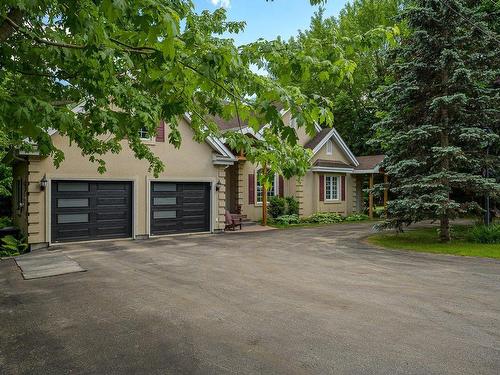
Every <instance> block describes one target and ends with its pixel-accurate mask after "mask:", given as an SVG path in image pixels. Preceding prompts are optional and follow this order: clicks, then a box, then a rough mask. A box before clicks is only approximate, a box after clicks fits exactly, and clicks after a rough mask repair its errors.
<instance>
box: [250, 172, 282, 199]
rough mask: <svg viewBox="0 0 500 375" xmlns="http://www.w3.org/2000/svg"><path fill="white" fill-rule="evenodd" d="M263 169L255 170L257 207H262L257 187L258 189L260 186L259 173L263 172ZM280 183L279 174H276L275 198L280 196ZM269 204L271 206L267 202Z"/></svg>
mask: <svg viewBox="0 0 500 375" xmlns="http://www.w3.org/2000/svg"><path fill="white" fill-rule="evenodd" d="M261 169H262V168H259V169H256V170H255V206H262V204H263V203H262V201H260V202H259V200H258V197H259V194H257V187H258V184H259V171H260V170H261ZM278 183H279V179H278V174H277V173H275V174H274V192H273V193H274V194H273V196H274V197H276V196H277V195H279V187H278ZM267 204H269V201H267Z"/></svg>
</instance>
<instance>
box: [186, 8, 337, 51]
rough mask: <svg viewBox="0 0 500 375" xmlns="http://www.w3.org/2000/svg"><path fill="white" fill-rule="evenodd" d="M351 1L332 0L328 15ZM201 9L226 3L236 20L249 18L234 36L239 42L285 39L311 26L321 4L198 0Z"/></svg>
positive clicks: (231, 18) (229, 13)
mask: <svg viewBox="0 0 500 375" xmlns="http://www.w3.org/2000/svg"><path fill="white" fill-rule="evenodd" d="M346 2H347V0H328V2H327V4H326V14H325V15H326V16H330V15H338V13H339V11H340V9H342V7H343V6H344V4H345V3H346ZM194 3H195V5H196V10H197V11H202V10H204V9H208V10H214V9H216V8H217V7H220V6H223V7H225V8H226V9H227V11H228V18H229V20H232V21H246V23H247V27H246V29H245V31H244V32H243V33H240V34H238V35H235V36H234V39H235V41H236V44H237V45H241V44H246V43H249V42H253V41H255V40H257V39H258V38H265V39H268V40H271V39H275V38H276V37H277V36H278V35H280V36H281V37H283V38H284V39H288V38H289V37H291V36H293V35H296V34H297V30H299V29H301V30H304V29H306V28H307V27H308V26H309V23H310V20H311V16H312V15H313V13H314V11H315V10H317V8H318V7H313V6H311V5H310V3H309V0H274V1H269V2H266V0H194Z"/></svg>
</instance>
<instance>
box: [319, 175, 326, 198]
mask: <svg viewBox="0 0 500 375" xmlns="http://www.w3.org/2000/svg"><path fill="white" fill-rule="evenodd" d="M319 200H320V202H323V201H324V200H325V176H324V175H322V174H320V175H319Z"/></svg>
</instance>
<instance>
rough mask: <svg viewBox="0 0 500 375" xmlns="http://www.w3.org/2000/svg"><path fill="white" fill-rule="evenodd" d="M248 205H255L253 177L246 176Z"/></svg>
mask: <svg viewBox="0 0 500 375" xmlns="http://www.w3.org/2000/svg"><path fill="white" fill-rule="evenodd" d="M248 204H255V175H254V174H249V175H248Z"/></svg>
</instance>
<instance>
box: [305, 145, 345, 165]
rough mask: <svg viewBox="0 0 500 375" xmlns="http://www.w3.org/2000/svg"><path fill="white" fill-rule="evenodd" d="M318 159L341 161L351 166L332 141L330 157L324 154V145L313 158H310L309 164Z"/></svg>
mask: <svg viewBox="0 0 500 375" xmlns="http://www.w3.org/2000/svg"><path fill="white" fill-rule="evenodd" d="M318 159H322V160H336V161H342V162H344V163H347V164H352V162H351V161H350V160H349V159H348V158H347V156H346V155H345V154H344V152H343V151H342V150H341V149H340V147H339V146H338V145H337V143H336V142H335V141H333V150H332V155H328V154H327V153H326V144H324V145H323V147H321V149H320V150H319V151H318V153H317V154H316V155H314V157H313V158H312V160H311V164H312V163H314V162H315V161H316V160H318Z"/></svg>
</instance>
